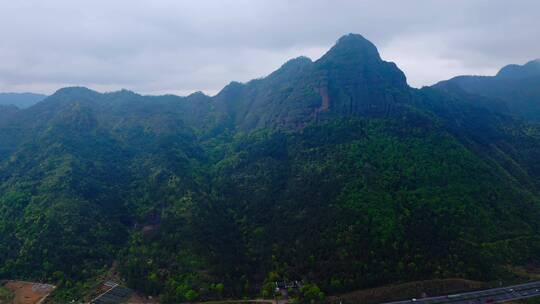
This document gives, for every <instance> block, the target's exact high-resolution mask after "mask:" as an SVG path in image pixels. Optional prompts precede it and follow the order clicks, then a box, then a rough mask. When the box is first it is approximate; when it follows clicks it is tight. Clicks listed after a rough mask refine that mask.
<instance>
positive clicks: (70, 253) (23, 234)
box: [0, 34, 540, 303]
mask: <svg viewBox="0 0 540 304" xmlns="http://www.w3.org/2000/svg"><path fill="white" fill-rule="evenodd" d="M523 85H525V84H523ZM535 85H536V86H537V85H538V83H535ZM531 92H532V89H531ZM474 93H476V92H474ZM535 96H536V98H540V95H538V96H537V95H535ZM535 100H540V99H531V100H530V102H531V103H534V102H535ZM491 105H492V106H491ZM514 114H515V113H514V112H512V110H509V109H508V107H506V105H505V104H501V100H500V99H493V98H492V96H488V95H485V96H479V94H476V95H472V94H470V93H469V92H467V91H466V90H449V89H448V88H446V87H443V86H435V87H433V88H424V89H420V90H418V89H413V88H410V87H409V86H408V85H407V82H406V78H405V75H404V74H403V73H402V72H401V71H400V70H399V69H398V68H397V66H396V65H395V64H393V63H389V62H385V61H383V60H382V59H381V58H380V56H379V53H378V51H377V49H376V48H375V46H374V45H373V44H371V42H369V41H367V40H366V39H364V38H363V37H362V36H360V35H354V34H350V35H347V36H344V37H342V38H340V39H339V40H338V42H337V43H336V45H335V46H334V47H333V48H332V49H331V50H330V51H329V52H328V53H327V54H325V55H324V56H323V57H322V58H320V59H319V60H317V61H311V60H310V59H308V58H305V57H300V58H297V59H293V60H291V61H289V62H287V63H285V64H284V65H283V66H282V67H281V68H280V69H278V70H277V71H275V72H274V73H272V74H270V75H268V76H267V77H265V78H261V79H257V80H253V81H250V82H248V83H245V84H244V83H237V82H233V83H231V84H229V85H228V86H226V87H225V88H224V89H223V90H222V91H221V92H220V93H218V94H217V95H216V96H213V97H209V96H206V95H204V94H202V93H195V94H192V95H190V96H187V97H177V96H172V95H166V96H142V95H138V94H136V93H133V92H130V91H119V92H113V93H98V92H95V91H92V90H89V89H86V88H65V89H61V90H59V91H57V92H56V93H55V94H53V95H51V96H49V97H47V98H46V99H45V100H43V101H42V102H40V103H38V104H36V105H34V106H32V107H30V108H28V109H23V110H20V109H16V108H13V107H0V239H1V240H2V242H0V278H23V279H28V280H30V279H31V280H38V281H47V282H50V283H54V284H57V285H58V286H59V288H58V290H57V291H56V292H55V294H54V295H53V297H52V300H53V301H57V302H60V303H62V302H65V301H66V300H70V299H74V298H81V297H84V295H85V294H86V293H87V292H88V289H89V286H91V285H92V282H93V281H94V280H95V279H96V277H98V276H100V275H102V274H103V273H105V272H107V271H108V270H109V269H111V267H113V265H114V267H115V268H116V269H117V270H118V271H119V273H120V276H121V277H122V278H123V279H125V280H126V282H127V284H128V285H129V286H130V287H131V288H134V289H135V290H137V291H140V292H143V293H145V294H149V295H154V296H155V295H159V296H160V300H161V301H162V302H164V303H179V302H185V301H192V300H209V299H219V298H232V297H235V298H239V297H243V296H256V295H258V296H264V297H268V296H271V293H272V292H273V288H274V286H273V285H272V284H273V281H275V280H281V279H283V280H297V279H302V280H304V282H306V283H309V284H310V285H309V286H310V287H311V291H314V290H315V291H317V294H319V291H321V292H322V293H324V294H336V293H341V292H347V291H350V290H354V289H358V288H367V287H373V286H378V285H383V284H388V283H395V282H405V281H411V280H423V279H431V278H450V277H462V278H469V279H477V280H486V281H489V280H495V279H497V278H500V277H501V276H504V268H503V266H504V265H512V264H515V265H520V264H526V263H532V262H540V260H538V257H539V256H540V234H539V231H540V196H539V190H540V164H539V162H538V159H540V125H537V124H535V123H534V122H529V121H524V120H520V119H519V118H516V116H515V115H514Z"/></svg>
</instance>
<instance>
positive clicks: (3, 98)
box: [0, 93, 47, 109]
mask: <svg viewBox="0 0 540 304" xmlns="http://www.w3.org/2000/svg"><path fill="white" fill-rule="evenodd" d="M45 97H47V96H46V95H43V94H34V93H0V105H14V106H16V107H18V108H21V109H24V108H28V107H30V106H32V105H34V104H36V103H38V102H40V101H42V100H43V99H45Z"/></svg>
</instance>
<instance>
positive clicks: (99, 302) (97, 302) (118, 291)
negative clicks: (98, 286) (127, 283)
mask: <svg viewBox="0 0 540 304" xmlns="http://www.w3.org/2000/svg"><path fill="white" fill-rule="evenodd" d="M105 285H106V286H108V287H110V288H109V289H108V290H107V291H105V292H104V293H102V294H100V295H99V296H97V297H96V298H95V299H93V300H92V301H90V304H116V303H122V302H124V301H125V300H126V299H127V297H128V296H129V295H130V294H131V290H130V289H128V288H126V287H123V286H120V285H118V284H117V283H115V282H106V283H105Z"/></svg>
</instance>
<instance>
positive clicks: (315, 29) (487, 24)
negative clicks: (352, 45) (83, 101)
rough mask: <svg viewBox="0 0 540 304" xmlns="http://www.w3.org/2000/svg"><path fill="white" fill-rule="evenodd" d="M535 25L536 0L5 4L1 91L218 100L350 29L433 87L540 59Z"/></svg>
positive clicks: (57, 0) (0, 17)
mask: <svg viewBox="0 0 540 304" xmlns="http://www.w3.org/2000/svg"><path fill="white" fill-rule="evenodd" d="M539 16H540V1H536V0H521V1H503V0H489V1H488V0H444V1H431V0H410V1H398V0H395V1H375V0H373V1H362V0H349V1H346V0H327V1H323V0H235V1H233V0H230V1H229V0H214V1H212V0H193V1H188V0H186V1H180V0H178V1H176V0H146V1H143V0H115V1H111V0H92V1H90V0H81V1H73V0H47V1H43V0H24V1H13V0H0V91H4V92H5V91H33V92H42V93H52V92H54V91H55V90H56V89H58V88H60V87H63V86H70V85H84V86H88V87H91V88H94V89H97V90H103V91H110V90H116V89H120V88H126V89H131V90H135V91H138V92H142V93H147V94H161V93H175V94H181V95H185V94H189V93H191V92H194V91H199V90H200V91H204V92H206V93H208V94H214V93H216V92H217V91H219V90H220V89H221V88H222V87H223V86H224V85H226V84H227V83H228V82H230V81H232V80H239V81H247V80H249V79H252V78H257V77H261V76H264V75H266V74H268V73H270V72H272V71H273V70H275V69H276V68H278V67H279V66H280V65H281V64H282V63H284V62H285V61H286V60H288V59H290V58H292V57H297V56H300V55H307V56H309V57H312V58H313V59H317V58H318V57H319V56H321V55H322V54H323V53H324V52H325V51H326V50H327V49H328V48H330V47H331V46H332V45H333V43H334V42H335V41H336V40H337V38H339V36H341V35H343V34H346V33H350V32H354V33H360V34H362V35H364V36H365V37H366V38H368V39H370V40H371V41H373V42H374V43H375V44H376V45H377V46H378V47H379V50H380V52H381V55H382V56H383V58H385V59H386V60H390V61H394V62H396V63H397V64H398V66H399V67H400V68H401V69H403V70H404V71H405V73H406V75H407V77H408V81H409V83H410V84H411V85H413V86H422V85H430V84H433V83H435V82H437V81H439V80H443V79H447V78H450V77H452V76H456V75H459V74H493V73H495V72H496V71H497V70H498V69H499V68H500V67H501V66H503V65H506V64H508V63H524V62H526V61H528V60H531V59H535V58H538V57H540V39H538V38H539V37H540V18H539Z"/></svg>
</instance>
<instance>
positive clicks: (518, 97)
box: [435, 59, 540, 122]
mask: <svg viewBox="0 0 540 304" xmlns="http://www.w3.org/2000/svg"><path fill="white" fill-rule="evenodd" d="M435 87H436V88H439V89H444V90H447V91H453V92H456V91H459V90H463V91H465V92H467V93H469V94H474V95H479V96H483V97H488V98H490V99H492V100H494V101H496V102H497V103H499V105H497V104H495V106H496V107H498V108H499V111H502V112H504V111H505V110H506V113H508V114H512V115H516V116H518V117H521V118H523V119H527V120H531V121H535V122H539V121H540V59H537V60H533V61H530V62H528V63H526V64H524V65H516V64H511V65H508V66H505V67H503V68H502V69H501V70H500V71H499V72H498V73H497V75H495V76H458V77H455V78H452V79H450V80H447V81H443V82H440V83H438V84H436V85H435ZM500 104H504V107H503V108H501V107H500ZM486 106H489V105H486Z"/></svg>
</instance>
